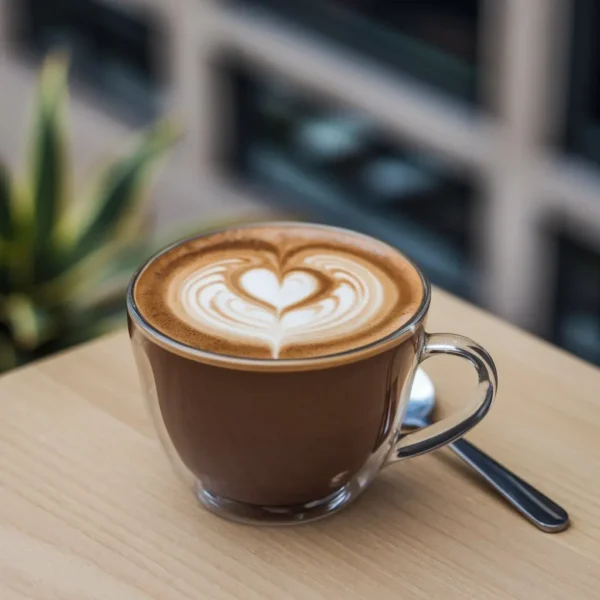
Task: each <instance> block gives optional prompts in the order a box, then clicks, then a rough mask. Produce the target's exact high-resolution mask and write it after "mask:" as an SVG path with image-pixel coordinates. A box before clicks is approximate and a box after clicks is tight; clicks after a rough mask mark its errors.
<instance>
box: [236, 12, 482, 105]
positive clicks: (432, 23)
mask: <svg viewBox="0 0 600 600" xmlns="http://www.w3.org/2000/svg"><path fill="white" fill-rule="evenodd" d="M237 1H238V2H240V3H244V4H249V5H253V6H259V7H262V8H264V9H265V10H267V11H269V12H270V13H272V14H276V15H280V16H282V17H285V18H287V19H288V20H290V21H292V22H294V23H298V24H301V25H303V26H305V27H308V28H310V30H312V31H316V32H318V33H320V34H321V35H324V36H326V37H327V39H331V40H334V41H336V42H340V43H342V44H344V45H346V46H347V47H349V48H351V49H352V51H357V52H361V53H363V54H365V55H367V56H370V57H372V58H374V59H376V60H378V61H379V62H382V63H384V64H388V65H392V66H394V67H397V68H398V69H400V70H402V71H404V72H405V73H408V74H410V75H412V76H414V77H416V78H418V79H419V80H420V81H423V82H426V83H428V84H433V85H435V86H436V87H438V88H442V89H444V90H446V91H448V92H450V93H451V94H453V95H456V96H459V97H461V98H464V99H467V100H471V101H473V100H474V99H475V95H476V87H477V67H478V57H477V50H478V36H477V31H478V23H479V14H480V0H401V1H400V0H398V1H396V0H391V1H389V0H237Z"/></svg>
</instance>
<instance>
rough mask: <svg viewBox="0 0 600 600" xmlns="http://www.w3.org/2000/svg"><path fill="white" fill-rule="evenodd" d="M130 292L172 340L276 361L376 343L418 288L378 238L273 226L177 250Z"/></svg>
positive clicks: (413, 302) (414, 303)
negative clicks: (132, 292)
mask: <svg viewBox="0 0 600 600" xmlns="http://www.w3.org/2000/svg"><path fill="white" fill-rule="evenodd" d="M134 296H135V301H136V303H137V305H138V307H139V309H140V312H141V313H142V315H143V316H144V318H146V319H147V320H148V321H149V322H150V323H151V324H152V325H153V326H154V327H155V328H156V329H158V330H159V331H161V332H162V333H164V334H165V335H167V336H169V337H171V338H173V339H175V340H177V341H179V342H183V343H185V344H188V345H190V346H194V347H197V348H200V349H203V350H208V351H212V352H217V353H222V354H229V355H232V356H243V357H255V358H272V359H277V358H304V357H310V356H322V355H328V354H333V353H338V352H343V351H345V350H350V349H352V348H357V347H360V346H363V345H365V344H368V343H371V342H374V341H376V340H378V339H381V338H382V337H385V336H387V335H388V334H390V333H392V332H393V331H395V330H396V329H398V328H399V327H401V326H402V325H403V324H404V323H406V321H408V320H409V319H410V317H411V316H412V315H413V314H414V313H415V312H416V310H417V309H418V307H419V305H420V302H421V300H422V296H423V289H422V284H421V280H420V277H419V274H418V273H417V271H416V270H415V269H414V267H413V266H412V265H411V264H410V263H408V262H407V261H406V260H405V259H404V258H403V257H402V255H400V254H399V253H397V252H396V251H395V250H394V249H392V248H391V247H389V246H387V245H385V244H383V243H381V242H378V241H376V240H373V239H371V238H367V237H365V236H360V235H358V234H352V233H351V232H346V231H343V230H336V229H328V228H322V227H315V226H310V225H300V224H292V225H285V224H272V225H269V226H255V227H247V228H239V229H233V230H228V231H225V232H219V233H216V234H214V235H212V236H208V237H204V238H198V239H196V240H191V241H188V242H186V243H184V244H182V245H179V246H176V247H175V248H173V249H171V250H170V251H169V252H167V253H165V254H163V255H161V256H159V257H158V258H157V259H155V260H154V261H152V262H151V263H150V264H149V265H148V266H147V267H146V268H145V269H144V271H143V272H142V274H141V275H140V277H139V278H138V281H137V283H136V287H135V290H134Z"/></svg>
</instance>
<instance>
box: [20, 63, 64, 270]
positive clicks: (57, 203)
mask: <svg viewBox="0 0 600 600" xmlns="http://www.w3.org/2000/svg"><path fill="white" fill-rule="evenodd" d="M66 82H67V61H66V59H65V57H64V56H62V55H57V54H55V55H51V56H50V57H49V58H48V59H47V60H46V61H45V63H44V66H43V68H42V72H41V75H40V80H39V87H38V96H37V103H36V108H35V114H34V121H33V130H32V134H31V140H30V146H29V153H28V159H29V160H28V175H27V180H28V183H29V185H30V194H29V202H30V207H29V208H30V214H31V219H32V231H33V235H34V239H33V240H32V243H33V250H34V260H33V262H34V271H35V273H34V279H35V280H37V281H40V280H43V279H44V277H47V276H48V270H49V269H50V263H51V260H52V254H53V252H52V250H53V246H52V241H53V236H54V233H55V228H56V226H57V223H58V222H59V220H60V217H61V214H62V210H63V207H64V204H65V199H66V198H65V196H66V142H65V134H64V129H65V128H64V115H63V113H64V104H65V91H66Z"/></svg>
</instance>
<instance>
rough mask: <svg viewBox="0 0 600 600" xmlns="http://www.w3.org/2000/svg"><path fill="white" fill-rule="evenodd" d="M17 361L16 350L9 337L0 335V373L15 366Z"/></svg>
mask: <svg viewBox="0 0 600 600" xmlns="http://www.w3.org/2000/svg"><path fill="white" fill-rule="evenodd" d="M17 363H18V358H17V351H16V349H15V347H14V345H13V343H12V340H11V339H10V338H9V337H6V336H3V335H0V373H4V372H5V371H8V370H9V369H12V368H13V367H15V366H16V365H17Z"/></svg>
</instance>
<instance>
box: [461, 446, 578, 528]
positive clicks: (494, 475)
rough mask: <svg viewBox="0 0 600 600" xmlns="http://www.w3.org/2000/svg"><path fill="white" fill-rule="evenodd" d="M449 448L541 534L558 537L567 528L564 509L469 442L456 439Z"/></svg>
mask: <svg viewBox="0 0 600 600" xmlns="http://www.w3.org/2000/svg"><path fill="white" fill-rule="evenodd" d="M450 448H451V449H452V450H453V451H454V452H455V453H456V454H457V455H458V456H460V457H461V458H462V459H463V460H464V461H465V462H466V463H467V464H468V465H470V466H471V467H472V468H473V469H474V470H475V471H477V473H479V475H481V476H482V477H483V478H484V479H485V480H486V481H487V482H488V483H489V484H490V485H491V486H492V487H493V488H495V489H496V490H497V491H498V492H499V493H500V494H501V495H502V496H503V497H504V498H505V499H506V500H508V502H510V504H512V505H513V506H514V507H515V508H516V509H517V510H518V511H519V512H520V513H521V514H522V515H523V516H524V517H526V518H527V519H529V520H530V521H531V522H532V523H533V524H534V525H535V526H536V527H538V528H539V529H541V530H542V531H545V532H547V533H557V532H559V531H562V530H563V529H566V528H567V527H568V526H569V515H568V514H567V511H566V510H565V509H564V508H562V507H560V506H559V505H558V504H556V502H553V501H552V500H550V498H548V497H547V496H545V495H544V494H542V492H540V491H538V490H536V489H535V488H534V487H532V486H531V485H529V484H528V483H526V482H525V481H523V480H522V479H521V478H520V477H518V476H517V475H515V474H514V473H512V472H511V471H509V470H508V469H507V468H506V467H503V466H502V465H501V464H500V463H498V462H497V461H495V460H494V459H493V458H492V457H491V456H488V455H487V454H486V453H485V452H482V451H481V450H479V448H477V447H476V446H474V445H473V444H471V442H468V441H467V440H465V439H464V438H463V439H459V440H457V441H455V442H454V443H452V444H450Z"/></svg>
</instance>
